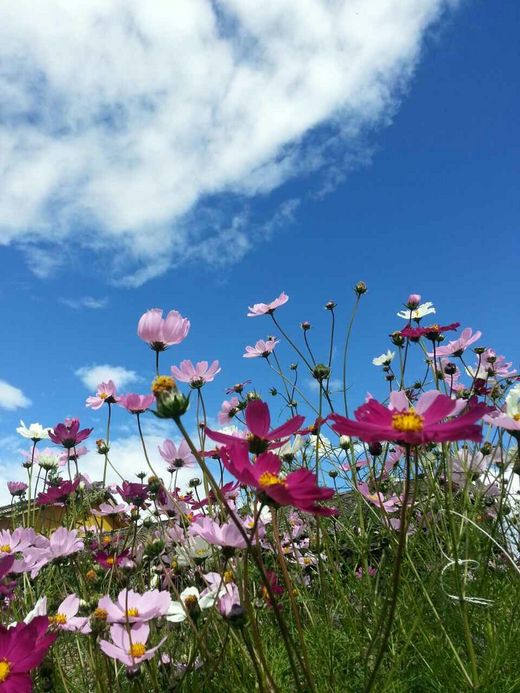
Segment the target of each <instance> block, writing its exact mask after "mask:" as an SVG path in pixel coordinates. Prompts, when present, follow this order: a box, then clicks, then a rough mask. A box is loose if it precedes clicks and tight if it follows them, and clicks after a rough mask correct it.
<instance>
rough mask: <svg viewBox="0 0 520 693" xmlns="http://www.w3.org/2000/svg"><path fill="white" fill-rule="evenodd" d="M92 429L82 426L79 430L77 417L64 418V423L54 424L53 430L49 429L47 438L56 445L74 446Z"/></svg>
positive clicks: (87, 435) (86, 436)
mask: <svg viewBox="0 0 520 693" xmlns="http://www.w3.org/2000/svg"><path fill="white" fill-rule="evenodd" d="M93 430H94V429H92V428H84V429H83V430H81V431H80V430H79V419H66V420H65V421H64V423H59V424H56V426H55V427H54V430H53V431H49V438H50V439H51V440H52V442H53V443H56V444H57V445H63V447H64V448H67V449H69V448H74V447H76V445H78V443H82V442H83V441H84V440H85V439H86V438H88V437H89V435H90V434H91V433H92V431H93Z"/></svg>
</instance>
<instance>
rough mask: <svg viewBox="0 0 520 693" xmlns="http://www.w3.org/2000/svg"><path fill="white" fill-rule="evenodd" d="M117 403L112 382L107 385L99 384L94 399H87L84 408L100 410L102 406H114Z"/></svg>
mask: <svg viewBox="0 0 520 693" xmlns="http://www.w3.org/2000/svg"><path fill="white" fill-rule="evenodd" d="M115 402H117V392H116V386H115V385H114V381H113V380H109V381H108V382H107V383H100V384H99V385H98V386H97V390H96V394H95V396H94V397H87V401H86V406H87V407H90V408H91V409H101V407H102V406H103V404H114V403H115Z"/></svg>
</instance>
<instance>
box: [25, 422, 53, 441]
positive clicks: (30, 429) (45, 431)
mask: <svg viewBox="0 0 520 693" xmlns="http://www.w3.org/2000/svg"><path fill="white" fill-rule="evenodd" d="M16 431H17V433H19V434H20V435H21V436H22V438H29V439H30V440H33V441H34V442H36V441H38V440H45V439H46V438H48V437H49V431H52V428H44V427H43V426H42V425H41V424H39V423H32V424H31V425H30V426H26V425H25V424H24V422H23V421H22V420H21V419H20V425H19V426H18V428H17V429H16Z"/></svg>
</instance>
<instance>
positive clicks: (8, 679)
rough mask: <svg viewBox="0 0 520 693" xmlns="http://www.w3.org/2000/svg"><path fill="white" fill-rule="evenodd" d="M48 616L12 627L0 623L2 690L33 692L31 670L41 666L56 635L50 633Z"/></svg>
mask: <svg viewBox="0 0 520 693" xmlns="http://www.w3.org/2000/svg"><path fill="white" fill-rule="evenodd" d="M48 626H49V619H48V618H47V617H46V616H37V617H36V618H34V619H33V620H32V621H31V623H28V624H27V623H23V622H22V623H17V624H16V625H15V626H14V627H13V628H9V629H8V628H6V627H5V626H0V690H1V691H2V693H30V692H31V691H32V680H31V675H30V673H29V672H30V671H31V670H32V669H35V668H36V667H37V666H39V665H40V664H41V663H42V661H43V658H44V657H45V655H46V654H47V651H48V650H49V648H50V646H51V645H52V643H53V642H54V641H55V640H56V637H57V636H56V634H47V629H48Z"/></svg>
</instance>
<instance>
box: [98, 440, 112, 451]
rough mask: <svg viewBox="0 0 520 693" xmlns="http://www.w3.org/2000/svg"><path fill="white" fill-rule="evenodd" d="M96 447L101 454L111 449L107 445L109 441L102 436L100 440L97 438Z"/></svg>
mask: <svg viewBox="0 0 520 693" xmlns="http://www.w3.org/2000/svg"><path fill="white" fill-rule="evenodd" d="M96 447H97V451H98V453H99V454H100V455H107V454H108V451H109V450H110V447H109V446H108V445H107V443H106V442H105V441H104V440H103V439H102V438H100V439H99V440H96Z"/></svg>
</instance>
